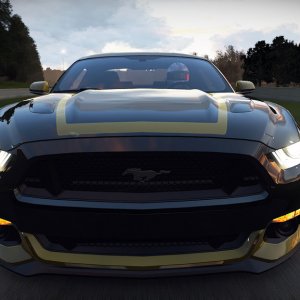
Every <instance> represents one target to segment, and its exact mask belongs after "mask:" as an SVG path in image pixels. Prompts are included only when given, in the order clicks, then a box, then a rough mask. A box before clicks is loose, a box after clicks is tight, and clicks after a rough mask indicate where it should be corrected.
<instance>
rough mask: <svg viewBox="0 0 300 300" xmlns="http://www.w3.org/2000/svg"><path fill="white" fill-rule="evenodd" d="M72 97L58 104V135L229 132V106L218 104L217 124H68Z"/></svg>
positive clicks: (67, 97) (221, 102)
mask: <svg viewBox="0 0 300 300" xmlns="http://www.w3.org/2000/svg"><path fill="white" fill-rule="evenodd" d="M70 97H71V96H66V97H64V98H62V100H61V101H60V102H59V103H58V106H57V112H56V126H57V134H58V135H60V136H62V135H81V134H98V133H183V134H185V133H186V134H219V135H225V134H226V132H227V105H226V102H225V101H223V100H220V101H219V102H218V120H217V122H216V123H192V122H108V123H78V124H68V123H67V121H66V105H67V102H68V100H69V99H70Z"/></svg>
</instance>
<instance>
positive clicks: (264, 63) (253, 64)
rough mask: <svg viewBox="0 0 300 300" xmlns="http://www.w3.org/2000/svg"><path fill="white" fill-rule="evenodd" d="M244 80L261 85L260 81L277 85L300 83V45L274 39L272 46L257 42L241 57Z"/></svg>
mask: <svg viewBox="0 0 300 300" xmlns="http://www.w3.org/2000/svg"><path fill="white" fill-rule="evenodd" d="M243 60H244V64H243V68H244V70H245V72H244V79H246V80H251V81H253V82H254V83H255V84H258V85H259V86H260V85H261V83H262V81H265V82H276V84H277V86H279V85H288V84H290V83H292V82H293V83H300V45H297V44H295V43H294V42H293V41H288V40H286V39H285V38H284V37H283V36H278V37H275V39H274V40H273V42H272V44H267V43H266V42H265V41H259V42H257V43H256V44H255V47H254V48H250V49H249V50H248V51H247V54H246V55H245V56H244V57H243Z"/></svg>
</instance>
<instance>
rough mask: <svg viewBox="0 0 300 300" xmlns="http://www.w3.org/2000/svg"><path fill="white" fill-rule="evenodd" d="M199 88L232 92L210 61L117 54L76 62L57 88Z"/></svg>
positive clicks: (208, 90)
mask: <svg viewBox="0 0 300 300" xmlns="http://www.w3.org/2000/svg"><path fill="white" fill-rule="evenodd" d="M88 88H95V89H129V88H158V89H170V88H171V89H199V90H202V91H205V92H231V91H232V90H231V88H230V86H229V85H228V83H227V82H226V81H225V80H224V78H223V76H222V75H221V74H220V73H219V72H218V71H217V69H216V68H215V67H214V66H213V65H212V64H210V63H209V62H208V61H205V60H201V59H197V58H187V57H176V56H158V55H156V56H146V55H136V56H123V57H119V56H115V57H101V58H89V59H85V60H81V61H78V62H76V63H75V64H73V65H72V66H71V67H70V68H69V69H68V70H67V71H66V72H65V74H64V75H63V76H62V78H61V79H60V80H59V82H58V83H57V84H56V86H55V87H54V89H53V92H62V91H68V90H72V91H77V90H82V89H88Z"/></svg>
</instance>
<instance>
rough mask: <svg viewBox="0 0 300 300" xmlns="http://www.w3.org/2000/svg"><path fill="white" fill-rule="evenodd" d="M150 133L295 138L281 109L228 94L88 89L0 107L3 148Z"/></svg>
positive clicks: (272, 142) (283, 142)
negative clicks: (116, 106) (46, 141)
mask: <svg viewBox="0 0 300 300" xmlns="http://www.w3.org/2000/svg"><path fill="white" fill-rule="evenodd" d="M143 95H144V96H143ZM175 95H176V96H175ZM154 97H155V99H156V100H155V101H152V102H151V101H149V99H150V100H153V98H154ZM147 99H148V100H147ZM122 101H124V102H122ZM115 105H120V107H119V108H118V109H117V113H115V114H114V110H115V109H116V108H115ZM119 120H120V121H119ZM107 131H108V132H107ZM153 134H154V135H157V136H166V135H175V136H176V135H181V136H194V137H195V136H199V137H209V136H210V137H211V136H214V137H216V138H224V137H226V138H230V139H241V140H252V141H257V142H261V143H263V144H265V145H267V146H269V147H270V148H274V149H279V148H283V147H285V146H287V145H289V144H290V143H291V142H297V141H298V140H299V132H298V129H297V126H296V124H295V121H294V119H293V118H292V116H291V115H290V113H289V112H288V111H287V110H286V109H284V108H283V107H280V106H278V105H276V104H272V106H270V105H268V104H267V103H264V102H260V101H256V100H250V99H247V98H245V97H243V96H241V95H238V94H234V93H223V94H222V93H220V94H212V95H208V94H206V93H204V92H201V91H195V90H181V91H177V90H154V89H149V90H144V89H143V90H138V89H137V90H134V91H132V90H110V91H109V90H108V91H95V90H91V91H84V92H81V93H78V94H76V95H72V94H55V93H52V94H49V95H46V96H41V97H37V98H34V99H29V100H25V101H22V102H20V103H18V104H14V105H10V106H8V107H4V108H2V109H1V110H0V135H1V137H2V138H1V140H0V149H2V150H6V151H7V150H10V149H12V148H15V147H16V146H18V145H21V144H23V143H28V142H33V141H43V140H54V139H55V140H58V139H63V138H78V137H100V136H141V135H143V136H144V135H146V136H147V135H153Z"/></svg>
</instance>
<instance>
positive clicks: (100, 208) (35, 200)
mask: <svg viewBox="0 0 300 300" xmlns="http://www.w3.org/2000/svg"><path fill="white" fill-rule="evenodd" d="M77 143H78V145H77ZM120 143H121V141H120V140H118V143H115V144H114V143H112V141H111V140H110V141H109V142H107V143H105V141H102V143H90V141H89V140H88V139H87V140H84V141H80V142H79V141H77V140H75V141H74V140H69V141H64V142H63V143H62V142H60V141H59V142H57V143H54V142H48V145H47V143H46V142H45V143H43V144H42V145H41V146H40V147H38V146H37V145H34V144H31V143H28V144H26V145H22V147H20V148H22V149H21V150H22V153H23V154H24V158H22V157H21V156H20V155H19V156H18V157H19V158H20V162H24V161H25V162H26V159H30V158H32V157H37V156H39V155H46V154H47V155H48V154H49V155H52V154H55V153H56V154H59V153H63V151H65V152H66V151H69V152H74V151H78V152H85V151H94V152H97V151H100V152H105V151H107V152H110V151H116V149H111V147H112V145H118V150H117V151H132V150H133V149H134V150H135V151H136V150H138V151H148V150H149V149H152V148H153V147H154V148H155V150H160V151H170V149H174V151H175V150H177V151H187V150H189V149H190V150H191V149H192V150H193V151H203V152H206V151H209V149H211V148H212V146H213V147H214V148H217V149H222V152H228V153H231V152H232V149H235V151H236V153H243V154H244V155H248V156H252V157H255V158H256V159H257V161H259V162H260V163H261V164H262V165H263V166H264V167H265V169H266V170H268V173H269V175H270V177H272V179H273V182H272V184H270V185H269V186H268V187H267V188H266V189H265V190H264V191H262V192H259V193H257V194H251V195H250V196H242V197H227V198H224V199H217V200H216V201H215V200H214V199H203V198H199V199H198V198H197V195H196V196H195V197H191V196H190V194H189V195H188V196H186V195H185V193H181V192H176V193H175V194H176V197H177V198H176V199H175V198H174V199H173V198H172V197H173V196H175V195H174V194H172V193H168V197H169V198H171V200H172V201H170V199H167V201H163V200H164V199H159V200H160V201H153V202H151V201H148V203H147V201H145V203H139V201H123V202H117V201H111V202H110V201H104V200H101V201H95V199H91V200H90V201H87V200H81V199H76V198H74V199H64V198H63V199H61V198H59V199H57V198H55V197H54V198H51V199H47V198H45V197H40V198H39V197H30V196H28V195H24V194H22V191H20V190H18V189H17V188H15V186H16V185H12V186H13V188H14V189H9V190H7V189H4V190H2V191H1V192H0V198H1V201H2V210H1V216H0V217H1V218H5V219H7V220H10V221H11V222H12V223H13V224H14V225H15V226H16V228H17V229H18V232H19V235H20V237H21V239H20V243H17V244H15V245H4V244H1V243H0V246H1V247H0V259H1V261H2V262H1V263H2V265H4V266H5V267H7V268H9V269H11V270H14V271H15V272H18V273H20V274H24V275H33V274H40V273H61V274H74V273H76V274H88V275H105V276H106V275H107V276H132V277H134V276H137V277H140V276H142V277H143V276H144V277H147V276H148V277H151V276H160V275H162V276H168V275H177V274H182V275H183V274H193V273H211V272H223V271H249V272H262V271H264V270H266V269H269V268H271V267H273V266H275V265H277V264H278V263H280V262H281V261H283V260H285V259H286V258H287V257H288V256H289V255H290V254H291V253H292V252H293V250H294V249H296V246H297V245H298V243H299V236H300V233H299V227H298V228H297V229H296V230H295V231H294V232H293V233H292V234H290V235H289V236H288V237H286V238H284V239H283V240H281V241H279V242H276V243H273V242H270V241H268V240H267V239H264V237H265V235H266V231H267V228H268V226H269V224H270V222H272V220H273V219H275V218H277V217H279V216H282V215H284V214H287V213H289V212H291V211H294V210H296V209H299V207H300V202H299V199H300V188H299V182H298V179H299V178H295V182H292V183H288V182H289V181H287V182H282V180H277V179H282V178H283V179H284V178H285V177H284V176H283V177H280V176H279V174H281V173H280V172H278V170H276V169H272V168H271V167H270V166H271V165H270V164H269V162H268V160H263V158H265V155H264V153H266V152H267V150H266V149H265V148H264V146H263V145H261V144H259V143H254V142H249V141H240V142H236V141H230V140H224V141H221V140H213V139H211V140H209V139H207V140H205V142H203V140H200V139H199V140H196V139H194V140H189V139H188V140H186V141H185V142H184V143H182V140H179V139H177V140H176V139H170V140H167V139H165V138H164V139H163V140H161V141H156V140H155V139H152V140H148V139H138V140H132V139H128V140H125V141H123V140H122V143H121V145H122V147H121V146H119V144H120ZM147 143H148V144H147ZM212 144H213V145H212ZM66 145H68V147H66ZM76 145H77V146H76ZM153 145H154V146H153ZM173 146H174V147H173ZM98 148H99V149H98ZM66 149H67V150H66ZM120 149H121V150H120ZM24 166H25V167H26V164H25V165H24ZM18 167H19V169H18V170H17V169H16V173H18V172H17V171H20V174H21V171H22V170H21V169H22V168H21V167H22V164H21V163H20V164H18ZM25 167H24V169H25ZM11 178H15V174H13V173H12V174H11ZM296 179H297V181H296ZM7 180H8V182H9V178H7ZM153 194H156V193H153ZM153 194H151V195H150V196H151V197H153ZM143 196H144V197H145V195H143ZM146 196H147V195H146ZM135 197H137V198H139V197H141V196H139V195H136V196H135ZM178 197H179V199H178ZM125 200H127V199H125ZM131 200H132V199H131ZM133 200H134V199H133ZM135 200H136V199H135ZM144 200H145V199H144ZM173 200H174V201H173ZM175 200H176V201H175ZM240 233H243V234H245V235H246V237H247V238H245V239H244V240H243V242H242V243H241V244H239V245H236V246H235V247H232V248H230V249H227V248H226V249H223V248H222V250H220V249H215V250H210V251H205V250H203V249H202V250H201V251H185V252H184V251H182V252H181V251H177V252H176V251H175V252H172V251H169V249H165V251H164V252H163V253H162V252H156V253H152V252H151V251H148V252H147V253H144V252H140V253H138V254H137V253H130V252H124V253H122V251H119V253H113V252H107V253H100V254H99V253H92V252H90V253H78V252H74V251H72V250H70V251H67V250H65V251H60V250H59V249H52V250H51V249H49V248H47V247H45V246H44V244H43V243H42V242H41V241H40V240H39V235H45V236H51V235H59V237H60V238H61V239H76V238H82V237H85V238H90V239H92V240H103V241H107V240H110V241H117V242H118V241H120V242H124V241H125V242H127V241H130V240H131V239H134V240H135V241H137V242H143V241H144V240H145V237H146V238H147V241H146V242H150V243H151V242H153V243H156V242H160V241H168V240H171V241H174V240H177V239H178V240H179V241H192V240H193V239H195V238H198V237H200V238H201V237H202V236H203V235H205V238H206V237H213V238H214V237H219V236H226V235H231V234H233V235H236V234H237V235H238V234H240ZM121 250H123V249H121ZM194 250H195V249H194Z"/></svg>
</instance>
